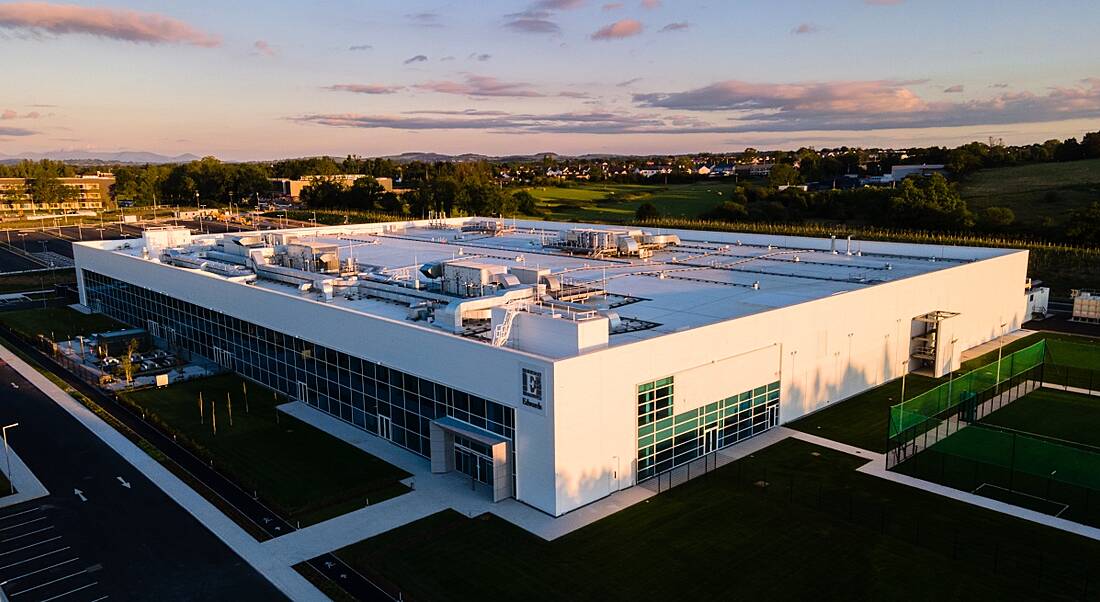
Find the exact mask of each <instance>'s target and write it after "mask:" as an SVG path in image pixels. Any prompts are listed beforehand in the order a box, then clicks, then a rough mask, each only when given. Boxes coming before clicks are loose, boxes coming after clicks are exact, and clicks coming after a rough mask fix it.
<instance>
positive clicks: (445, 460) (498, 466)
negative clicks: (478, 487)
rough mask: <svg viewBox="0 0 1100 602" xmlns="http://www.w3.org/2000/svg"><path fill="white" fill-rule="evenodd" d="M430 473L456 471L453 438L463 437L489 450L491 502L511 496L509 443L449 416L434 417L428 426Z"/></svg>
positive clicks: (510, 444) (504, 439)
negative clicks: (430, 457) (429, 436)
mask: <svg viewBox="0 0 1100 602" xmlns="http://www.w3.org/2000/svg"><path fill="white" fill-rule="evenodd" d="M430 431H431V444H432V448H431V452H432V472H433V473H445V472H451V471H452V470H454V469H455V436H458V437H465V438H466V439H469V440H471V441H476V442H478V443H481V444H483V445H485V446H486V447H488V448H489V450H490V454H491V456H492V457H491V460H492V475H491V476H490V478H489V485H490V486H491V487H492V489H493V501H494V502H499V501H500V500H503V499H506V498H510V497H514V496H515V492H514V491H513V490H512V449H511V447H512V442H511V441H509V440H508V439H506V438H504V437H501V436H500V435H498V434H496V433H493V432H491V431H487V430H485V429H482V428H478V427H476V426H473V425H472V424H466V423H465V422H462V421H461V420H457V419H455V418H452V417H450V416H444V417H442V418H436V419H435V420H433V421H432V423H431V426H430Z"/></svg>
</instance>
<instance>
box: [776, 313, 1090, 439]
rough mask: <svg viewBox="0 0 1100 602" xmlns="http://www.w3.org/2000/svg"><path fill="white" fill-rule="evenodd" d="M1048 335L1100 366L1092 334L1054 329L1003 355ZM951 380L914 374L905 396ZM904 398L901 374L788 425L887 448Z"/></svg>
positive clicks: (1057, 351) (982, 360)
mask: <svg viewBox="0 0 1100 602" xmlns="http://www.w3.org/2000/svg"><path fill="white" fill-rule="evenodd" d="M1043 339H1046V340H1047V342H1048V344H1049V345H1050V348H1051V349H1052V350H1053V353H1054V356H1055V358H1056V359H1057V361H1059V362H1063V361H1064V362H1067V363H1070V364H1071V365H1074V366H1076V367H1086V366H1087V367H1094V368H1100V342H1097V340H1096V339H1090V338H1088V337H1080V336H1074V335H1068V334H1061V333H1053V332H1041V333H1035V334H1032V335H1028V336H1026V337H1022V338H1019V339H1016V340H1015V341H1012V342H1010V343H1006V344H1005V345H1004V348H1003V349H1002V350H1001V353H1002V354H1005V355H1007V354H1009V353H1012V352H1013V351H1017V350H1020V349H1023V348H1025V347H1028V346H1030V345H1033V344H1035V343H1036V342H1038V341H1040V340H1043ZM1067 343H1068V344H1067ZM995 361H997V351H996V350H994V351H990V352H988V353H985V354H983V355H981V356H979V357H976V358H972V359H969V360H967V361H965V362H963V363H962V366H961V368H960V369H959V370H958V372H956V373H955V374H956V375H958V374H963V373H966V372H969V371H971V370H974V369H977V368H979V367H981V366H984V365H986V364H989V363H992V362H995ZM948 378H949V377H947V376H944V377H943V378H940V379H933V378H928V377H925V376H920V375H918V374H910V375H909V376H907V377H906V378H905V399H912V398H913V397H914V396H916V395H919V394H920V393H924V392H925V391H928V390H929V389H931V388H933V387H935V386H938V385H940V384H943V383H945V382H947V379H948ZM1098 384H1100V383H1098ZM900 400H901V379H900V378H899V379H896V380H893V381H890V382H888V383H885V384H883V385H880V386H878V387H875V388H874V389H870V390H868V391H865V392H863V393H860V394H859V395H856V396H854V397H850V398H848V399H846V400H844V401H841V402H838V403H836V404H834V405H831V406H828V407H826V408H824V409H822V410H819V411H817V412H814V413H813V414H810V415H809V416H806V417H805V418H801V419H799V420H796V421H794V422H792V423H790V424H788V425H787V426H789V427H791V428H793V429H797V430H800V431H803V432H806V433H812V434H815V435H820V436H822V437H825V438H826V439H832V440H833V441H840V442H842V443H847V444H848V445H854V446H856V447H860V448H863V449H867V450H871V451H876V452H885V451H886V432H887V430H888V429H889V428H890V422H889V409H890V406H892V405H896V404H897V403H899V401H900Z"/></svg>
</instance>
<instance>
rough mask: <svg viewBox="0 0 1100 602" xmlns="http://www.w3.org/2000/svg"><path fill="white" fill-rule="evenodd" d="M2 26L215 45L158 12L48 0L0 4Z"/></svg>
mask: <svg viewBox="0 0 1100 602" xmlns="http://www.w3.org/2000/svg"><path fill="white" fill-rule="evenodd" d="M0 29H9V30H17V31H25V32H29V33H31V34H35V35H40V34H42V33H50V34H54V35H67V34H85V35H92V36H97V37H101V38H108V39H112V40H121V41H126V42H136V43H143V44H187V45H191V46H201V47H205V48H212V47H215V46H218V45H220V44H221V40H219V39H218V38H217V37H216V36H212V35H209V34H206V33H204V32H201V31H199V30H197V29H195V28H194V27H192V26H190V25H188V24H186V23H184V22H182V21H179V20H176V19H173V18H171V17H166V16H163V15H158V14H156V13H148V12H139V11H134V10H122V9H111V8H92V7H84V6H75V5H71V4H50V3H46V2H13V3H10V4H0Z"/></svg>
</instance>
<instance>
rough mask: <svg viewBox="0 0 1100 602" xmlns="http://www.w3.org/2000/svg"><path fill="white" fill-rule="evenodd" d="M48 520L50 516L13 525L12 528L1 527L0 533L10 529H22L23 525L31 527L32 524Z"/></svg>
mask: <svg viewBox="0 0 1100 602" xmlns="http://www.w3.org/2000/svg"><path fill="white" fill-rule="evenodd" d="M47 518H49V517H48V516H39V517H38V518H32V519H30V520H28V521H24V522H21V523H19V524H17V525H12V526H10V527H0V531H7V530H8V529H14V528H16V527H22V526H23V525H29V524H31V523H37V522H38V521H40V520H46V519H47Z"/></svg>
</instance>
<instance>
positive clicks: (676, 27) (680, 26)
mask: <svg viewBox="0 0 1100 602" xmlns="http://www.w3.org/2000/svg"><path fill="white" fill-rule="evenodd" d="M690 27H691V23H688V22H687V21H680V22H678V23H669V24H668V25H665V26H664V27H662V28H660V29H658V30H657V33H669V32H672V31H686V30H687V29H689V28H690Z"/></svg>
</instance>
